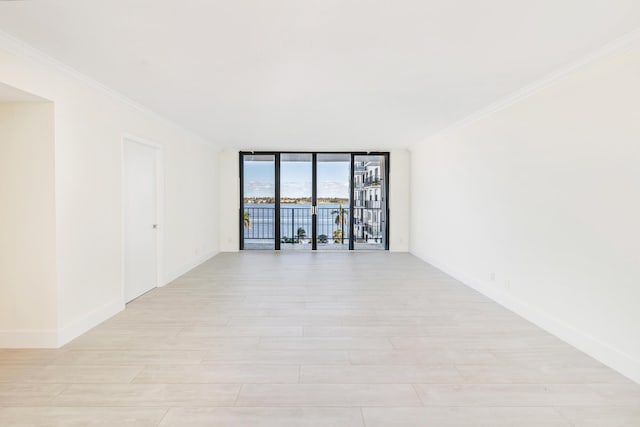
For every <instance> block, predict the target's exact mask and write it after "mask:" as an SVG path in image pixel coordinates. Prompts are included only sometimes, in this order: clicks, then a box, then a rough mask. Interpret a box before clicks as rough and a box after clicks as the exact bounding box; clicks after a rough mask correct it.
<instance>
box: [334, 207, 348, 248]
mask: <svg viewBox="0 0 640 427" xmlns="http://www.w3.org/2000/svg"><path fill="white" fill-rule="evenodd" d="M331 215H337V216H336V225H339V226H340V242H341V243H342V244H343V245H344V226H345V224H346V223H347V210H346V209H345V208H343V207H342V203H340V207H339V208H338V209H337V210H335V211H331ZM336 231H338V230H336ZM335 234H336V233H334V237H335ZM336 243H338V242H336Z"/></svg>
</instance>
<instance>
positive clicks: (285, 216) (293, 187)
mask: <svg viewBox="0 0 640 427" xmlns="http://www.w3.org/2000/svg"><path fill="white" fill-rule="evenodd" d="M312 160H313V155H312V154H309V153H282V154H280V249H311V248H312V244H313V229H312V228H313V227H312V224H313V216H312V211H313V210H312V205H313V204H312V202H313V200H312V197H313V194H312V186H313V161H312Z"/></svg>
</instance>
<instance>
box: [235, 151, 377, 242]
mask: <svg viewBox="0 0 640 427" xmlns="http://www.w3.org/2000/svg"><path fill="white" fill-rule="evenodd" d="M388 160H389V155H388V153H278V152H274V153H266V152H263V153H240V182H241V186H240V190H241V194H240V249H263V250H273V249H275V250H353V249H358V250H366V249H377V250H384V249H388V233H389V226H388V213H389V209H388V201H387V199H388V175H389V174H388V171H389V168H388Z"/></svg>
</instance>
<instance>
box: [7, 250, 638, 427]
mask: <svg viewBox="0 0 640 427" xmlns="http://www.w3.org/2000/svg"><path fill="white" fill-rule="evenodd" d="M99 423H102V424H103V425H107V426H126V425H140V426H143V425H145V426H146V425H149V426H157V425H161V426H192V425H203V426H234V427H236V426H252V427H253V426H296V427H298V426H307V427H308V426H319V427H320V426H322V427H327V426H365V425H366V426H367V427H382V426H384V427H387V426H492V427H493V426H509V427H513V426H536V427H540V426H606V427H611V426H640V386H639V385H636V384H634V383H631V382H630V381H628V380H627V379H625V378H624V377H622V376H620V375H618V374H617V373H615V372H614V371H612V370H610V369H608V368H606V367H605V366H603V365H601V364H600V363H598V362H596V361H595V360H593V359H591V358H589V357H587V356H585V355H584V354H582V353H580V352H578V351H577V350H575V349H573V348H571V347H570V346H568V345H567V344H565V343H563V342H561V341H560V340H558V339H556V338H554V337H553V336H551V335H549V334H547V333H545V332H544V331H542V330H540V329H539V328H537V327H535V326H533V325H532V324H530V323H528V322H526V321H525V320H523V319H521V318H519V317H518V316H516V315H514V314H513V313H511V312H509V311H507V310H505V309H503V308H501V307H500V306H498V305H496V304H495V303H493V302H491V301H489V300H488V299H486V298H485V297H483V296H481V295H479V294H478V293H476V292H474V291H473V290H471V289H469V288H467V287H465V286H463V285H462V284H460V283H459V282H456V281H455V280H453V279H451V278H450V277H448V276H446V275H445V274H443V273H442V272H440V271H438V270H436V269H434V268H432V267H430V266H429V265H427V264H425V263H423V262H421V261H419V260H418V259H417V258H415V257H412V256H411V255H407V254H390V253H317V254H316V253H298V252H296V253H280V254H274V253H270V252H257V253H256V252H254V253H249V252H245V253H240V254H222V255H219V256H217V257H215V258H214V259H213V260H211V261H209V262H207V263H205V264H204V265H202V266H200V267H198V268H196V269H195V270H193V271H191V272H190V273H188V274H187V275H185V276H183V277H181V278H180V279H178V280H176V281H175V282H173V283H171V284H170V285H168V286H166V287H164V288H160V289H156V290H154V291H152V292H149V293H148V294H146V295H144V296H142V297H141V298H139V299H138V300H136V301H134V302H132V303H131V304H129V305H128V306H127V309H126V310H125V311H124V312H122V313H120V314H118V315H117V316H115V317H113V318H112V319H110V320H109V321H107V322H105V323H104V324H102V325H100V326H99V327H97V328H95V329H93V330H92V331H90V332H88V333H87V334H85V335H83V336H81V337H79V338H78V339H76V340H75V341H73V342H72V343H70V344H69V345H67V346H65V347H64V348H62V349H60V350H0V425H1V426H11V425H94V424H99Z"/></svg>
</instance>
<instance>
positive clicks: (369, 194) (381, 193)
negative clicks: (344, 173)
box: [353, 155, 387, 249]
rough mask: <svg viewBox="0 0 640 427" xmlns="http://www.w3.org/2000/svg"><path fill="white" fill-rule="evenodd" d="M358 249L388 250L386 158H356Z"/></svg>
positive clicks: (355, 221) (354, 225) (354, 180)
mask: <svg viewBox="0 0 640 427" xmlns="http://www.w3.org/2000/svg"><path fill="white" fill-rule="evenodd" d="M353 160H354V162H353V168H354V178H353V186H354V187H353V210H354V213H353V237H354V249H385V248H386V247H387V236H386V234H387V222H386V221H387V218H386V216H387V200H386V198H387V182H386V179H385V177H386V176H387V174H386V164H385V156H384V155H356V156H354V158H353Z"/></svg>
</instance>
